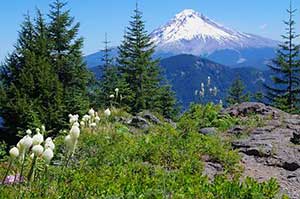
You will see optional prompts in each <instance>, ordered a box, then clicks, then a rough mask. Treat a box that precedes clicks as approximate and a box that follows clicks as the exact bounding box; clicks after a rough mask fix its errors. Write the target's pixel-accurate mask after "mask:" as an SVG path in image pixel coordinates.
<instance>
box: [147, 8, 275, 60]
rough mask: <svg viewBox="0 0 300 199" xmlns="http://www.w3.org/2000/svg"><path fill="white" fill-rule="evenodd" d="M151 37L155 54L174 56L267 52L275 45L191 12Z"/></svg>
mask: <svg viewBox="0 0 300 199" xmlns="http://www.w3.org/2000/svg"><path fill="white" fill-rule="evenodd" d="M151 37H152V41H153V42H154V44H155V45H156V46H157V49H156V50H157V52H160V53H166V54H173V55H174V54H184V53H186V54H193V55H209V54H211V53H213V52H215V51H218V50H224V49H232V50H240V49H245V48H268V47H274V46H276V45H277V43H278V42H276V41H274V40H271V39H267V38H263V37H260V36H256V35H253V34H247V33H241V32H238V31H235V30H232V29H229V28H226V27H224V26H222V25H220V24H218V23H216V22H214V21H212V20H210V19H209V18H207V17H205V16H204V15H202V14H200V13H198V12H196V11H194V10H192V9H186V10H183V11H182V12H180V13H179V14H177V15H176V16H175V17H174V18H173V19H172V20H171V21H170V22H168V23H167V24H166V25H163V26H161V27H159V28H158V29H156V30H154V31H153V32H152V33H151ZM241 60H242V58H241ZM241 60H240V61H241Z"/></svg>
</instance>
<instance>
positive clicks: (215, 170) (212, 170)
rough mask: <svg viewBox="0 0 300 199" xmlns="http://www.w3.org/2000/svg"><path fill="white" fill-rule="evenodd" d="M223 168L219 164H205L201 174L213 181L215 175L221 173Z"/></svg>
mask: <svg viewBox="0 0 300 199" xmlns="http://www.w3.org/2000/svg"><path fill="white" fill-rule="evenodd" d="M223 171H224V170H223V167H222V165H221V164H219V163H214V162H205V164H204V171H203V174H204V175H207V177H208V179H210V180H213V179H214V178H215V176H216V175H220V174H222V173H223Z"/></svg>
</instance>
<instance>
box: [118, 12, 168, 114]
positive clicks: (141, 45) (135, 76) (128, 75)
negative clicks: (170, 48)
mask: <svg viewBox="0 0 300 199" xmlns="http://www.w3.org/2000/svg"><path fill="white" fill-rule="evenodd" d="M154 50H155V47H154V45H153V42H151V38H150V36H149V35H148V33H147V31H146V30H145V23H144V21H143V20H142V13H141V12H140V11H139V9H138V6H136V9H135V10H134V15H133V17H132V21H130V26H129V27H128V28H127V30H126V31H125V34H124V39H123V42H122V44H121V45H120V46H119V57H118V59H117V61H118V64H119V69H120V73H121V76H122V77H123V78H124V79H125V81H126V82H127V83H128V84H129V86H130V90H129V91H128V92H130V93H131V94H132V96H133V98H132V100H130V101H129V104H128V106H129V107H131V108H132V112H133V113H137V112H140V111H142V110H145V109H149V110H157V108H158V107H160V104H162V103H164V102H163V101H161V99H162V95H164V96H166V95H168V93H163V92H162V90H160V89H161V85H160V83H161V82H162V80H163V78H162V75H161V71H160V67H159V60H156V59H153V54H154ZM163 91H169V90H168V89H166V88H165V89H164V90H163ZM159 111H161V110H159Z"/></svg>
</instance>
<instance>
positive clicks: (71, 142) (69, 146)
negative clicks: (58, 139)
mask: <svg viewBox="0 0 300 199" xmlns="http://www.w3.org/2000/svg"><path fill="white" fill-rule="evenodd" d="M65 144H66V147H67V150H68V151H71V149H72V148H73V145H74V140H73V139H72V138H71V136H70V135H67V136H66V137H65Z"/></svg>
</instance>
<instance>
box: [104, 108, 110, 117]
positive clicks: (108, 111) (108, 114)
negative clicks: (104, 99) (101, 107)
mask: <svg viewBox="0 0 300 199" xmlns="http://www.w3.org/2000/svg"><path fill="white" fill-rule="evenodd" d="M104 114H105V115H106V116H110V115H111V111H110V110H109V108H108V109H106V110H105V111H104Z"/></svg>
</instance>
